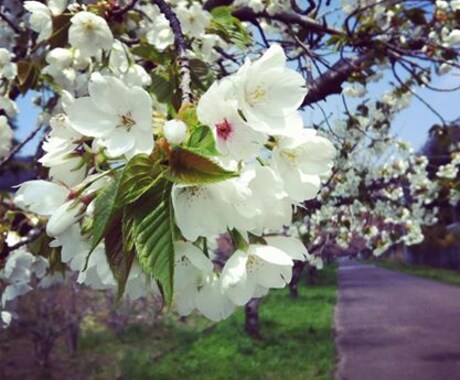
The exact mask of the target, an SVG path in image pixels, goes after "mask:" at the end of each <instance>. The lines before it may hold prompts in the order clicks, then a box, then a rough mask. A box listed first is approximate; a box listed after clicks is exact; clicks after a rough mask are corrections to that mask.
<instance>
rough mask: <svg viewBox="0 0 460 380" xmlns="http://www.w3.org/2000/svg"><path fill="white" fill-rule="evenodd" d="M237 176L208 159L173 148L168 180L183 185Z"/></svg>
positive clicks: (188, 151)
mask: <svg viewBox="0 0 460 380" xmlns="http://www.w3.org/2000/svg"><path fill="white" fill-rule="evenodd" d="M236 176H238V173H235V172H233V171H228V170H225V169H224V168H222V167H220V166H219V165H218V164H216V163H215V162H214V161H212V160H211V159H209V158H208V157H205V156H202V155H200V154H198V153H195V152H192V151H190V150H186V149H183V148H180V147H175V148H174V149H173V150H172V152H171V157H170V171H169V178H170V179H171V180H172V181H173V182H176V183H181V184H185V185H201V184H206V183H215V182H220V181H223V180H225V179H229V178H233V177H236Z"/></svg>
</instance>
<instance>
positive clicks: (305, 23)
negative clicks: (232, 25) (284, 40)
mask: <svg viewBox="0 0 460 380" xmlns="http://www.w3.org/2000/svg"><path fill="white" fill-rule="evenodd" d="M232 14H233V16H235V17H236V18H237V19H239V20H240V21H248V22H251V23H254V22H258V21H259V19H261V18H263V19H267V20H275V21H279V22H282V23H283V24H286V25H292V24H297V25H299V26H301V27H302V28H304V29H305V30H307V31H309V32H314V33H318V34H331V35H337V34H343V32H342V31H340V30H338V29H334V28H330V27H328V26H327V25H325V24H323V23H320V22H318V21H316V20H314V19H312V18H310V17H307V16H302V15H299V14H297V13H287V12H283V13H277V14H269V13H268V12H266V11H262V12H257V13H256V12H254V11H253V10H252V9H251V8H248V7H246V8H240V9H236V10H235V11H233V13H232Z"/></svg>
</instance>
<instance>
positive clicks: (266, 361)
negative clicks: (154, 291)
mask: <svg viewBox="0 0 460 380" xmlns="http://www.w3.org/2000/svg"><path fill="white" fill-rule="evenodd" d="M336 290H337V280H336V267H335V266H329V267H328V268H325V270H323V271H320V272H319V275H318V282H317V284H316V285H303V286H301V287H300V288H299V298H298V299H292V298H291V297H290V296H289V292H288V289H283V290H277V291H272V292H271V293H270V295H269V296H267V297H265V298H264V299H263V301H262V303H261V306H260V319H261V334H262V336H263V339H262V340H260V341H256V340H253V339H251V338H249V337H248V336H247V335H246V334H245V333H244V331H243V321H244V315H243V310H239V311H238V312H237V313H236V314H235V315H233V316H232V317H230V318H229V319H227V320H225V321H222V322H219V323H218V324H216V325H211V326H210V325H209V324H208V323H207V322H205V321H204V320H203V319H202V318H200V317H192V318H190V319H188V320H187V321H186V322H185V323H182V322H179V321H176V320H175V319H173V318H165V319H164V320H163V321H162V322H161V323H159V324H158V326H157V327H153V329H152V328H151V329H150V330H149V329H146V328H145V327H143V326H142V325H139V326H132V327H130V328H128V329H127V330H126V332H125V333H124V334H123V335H122V336H121V337H120V338H118V339H117V338H114V337H112V336H111V335H110V334H109V333H108V332H101V331H99V332H97V334H96V336H95V335H94V334H92V333H87V334H86V335H85V338H84V339H83V342H82V347H81V351H80V352H81V354H80V355H85V356H86V357H93V358H94V355H101V357H102V358H104V359H105V360H104V362H106V363H108V364H109V367H108V368H105V369H104V368H102V367H104V366H102V367H101V368H100V369H98V370H97V371H92V373H91V375H90V376H91V377H88V378H93V379H96V378H100V379H104V378H118V379H126V380H128V379H129V380H137V379H142V380H145V379H164V380H168V379H171V380H176V379H182V378H183V379H187V380H193V379H197V380H198V379H199V380H211V379H212V380H227V379H228V380H232V379H238V380H244V379H248V380H249V379H250V380H257V379H263V380H271V379H272V380H275V379H289V380H296V379H299V380H300V379H302V380H305V379H307V380H316V379H317V380H320V379H332V378H333V373H332V372H333V370H334V366H335V360H336V352H335V344H334V335H333V330H332V326H333V312H334V305H335V303H336ZM240 309H241V308H240Z"/></svg>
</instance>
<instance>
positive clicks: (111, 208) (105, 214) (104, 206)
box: [91, 173, 121, 250]
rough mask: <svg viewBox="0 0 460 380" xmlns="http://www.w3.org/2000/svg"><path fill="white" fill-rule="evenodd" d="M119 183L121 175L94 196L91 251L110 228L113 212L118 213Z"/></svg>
mask: <svg viewBox="0 0 460 380" xmlns="http://www.w3.org/2000/svg"><path fill="white" fill-rule="evenodd" d="M120 181H121V174H120V173H117V175H116V176H115V178H114V179H113V180H112V181H111V182H109V183H108V184H107V185H105V186H104V187H103V188H102V189H100V190H99V192H98V194H97V196H96V201H95V203H94V217H93V238H92V244H91V247H92V250H93V249H94V248H95V247H96V246H97V245H98V244H99V243H100V242H101V240H102V238H103V237H104V234H105V233H106V231H107V230H108V228H109V226H110V222H111V219H113V216H114V214H115V212H117V211H118V209H117V208H116V205H115V204H116V200H117V197H118V191H119V188H120Z"/></svg>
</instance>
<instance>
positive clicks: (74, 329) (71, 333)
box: [66, 320, 80, 356]
mask: <svg viewBox="0 0 460 380" xmlns="http://www.w3.org/2000/svg"><path fill="white" fill-rule="evenodd" d="M66 337H67V348H68V350H69V353H70V355H72V356H73V355H75V354H76V352H77V349H78V340H79V337H80V321H79V320H75V321H73V322H72V323H70V324H69V327H68V328H67V334H66Z"/></svg>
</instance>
